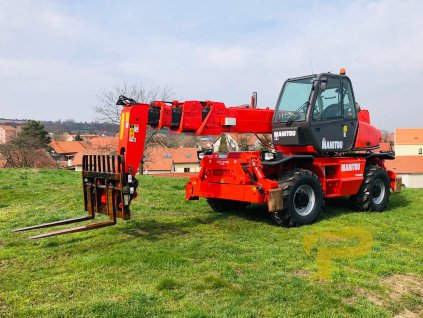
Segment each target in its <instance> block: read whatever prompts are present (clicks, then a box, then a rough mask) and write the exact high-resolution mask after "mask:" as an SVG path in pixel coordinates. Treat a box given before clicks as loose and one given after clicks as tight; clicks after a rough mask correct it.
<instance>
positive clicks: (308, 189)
mask: <svg viewBox="0 0 423 318" xmlns="http://www.w3.org/2000/svg"><path fill="white" fill-rule="evenodd" d="M279 183H280V186H281V188H282V190H283V206H284V209H283V211H280V212H272V213H271V216H272V218H273V220H274V221H275V222H276V223H277V224H279V225H282V226H286V227H291V226H300V225H304V224H311V223H313V222H315V221H316V219H317V218H318V217H319V215H320V212H321V210H322V202H323V191H322V185H321V183H320V181H319V178H318V177H317V176H316V175H315V174H314V173H312V172H311V171H309V170H305V169H294V170H292V171H289V172H288V173H286V174H285V175H283V176H282V177H281V178H280V179H279Z"/></svg>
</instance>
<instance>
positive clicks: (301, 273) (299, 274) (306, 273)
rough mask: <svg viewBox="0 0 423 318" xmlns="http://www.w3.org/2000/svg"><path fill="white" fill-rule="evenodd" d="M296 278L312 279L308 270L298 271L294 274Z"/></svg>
mask: <svg viewBox="0 0 423 318" xmlns="http://www.w3.org/2000/svg"><path fill="white" fill-rule="evenodd" d="M292 274H293V275H294V276H297V277H310V275H311V273H310V271H308V270H306V269H298V270H296V271H295V272H293V273H292Z"/></svg>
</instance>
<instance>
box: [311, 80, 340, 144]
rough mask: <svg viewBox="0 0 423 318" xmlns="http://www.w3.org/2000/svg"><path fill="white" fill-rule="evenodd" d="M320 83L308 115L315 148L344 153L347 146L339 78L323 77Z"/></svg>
mask: <svg viewBox="0 0 423 318" xmlns="http://www.w3.org/2000/svg"><path fill="white" fill-rule="evenodd" d="M320 83H321V85H319V86H318V87H317V89H318V90H317V94H316V96H315V99H314V105H313V108H312V110H311V113H310V115H309V116H310V117H311V118H310V126H311V131H312V134H313V136H314V141H315V147H316V148H317V149H318V150H320V151H321V152H338V151H345V150H346V146H348V145H347V144H346V143H345V137H344V118H343V104H342V80H341V77H335V76H334V77H331V76H327V77H323V78H320ZM322 84H324V85H322ZM347 132H348V131H347Z"/></svg>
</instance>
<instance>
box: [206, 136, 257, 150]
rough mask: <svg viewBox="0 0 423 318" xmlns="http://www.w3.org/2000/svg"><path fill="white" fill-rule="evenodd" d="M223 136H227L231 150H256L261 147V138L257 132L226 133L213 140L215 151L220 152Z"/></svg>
mask: <svg viewBox="0 0 423 318" xmlns="http://www.w3.org/2000/svg"><path fill="white" fill-rule="evenodd" d="M222 136H226V143H227V145H228V150H229V151H246V150H256V149H258V148H259V147H260V144H261V143H260V140H259V139H258V138H257V136H256V135H255V134H238V133H226V134H222V135H220V136H219V137H218V138H217V139H216V140H215V141H214V142H213V151H214V152H218V150H219V147H220V141H221V138H222Z"/></svg>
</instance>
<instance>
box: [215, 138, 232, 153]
mask: <svg viewBox="0 0 423 318" xmlns="http://www.w3.org/2000/svg"><path fill="white" fill-rule="evenodd" d="M217 152H218V153H219V154H222V155H226V154H227V153H228V152H229V148H228V140H227V136H226V134H225V133H223V134H222V135H220V145H219V149H218V150H217Z"/></svg>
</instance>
